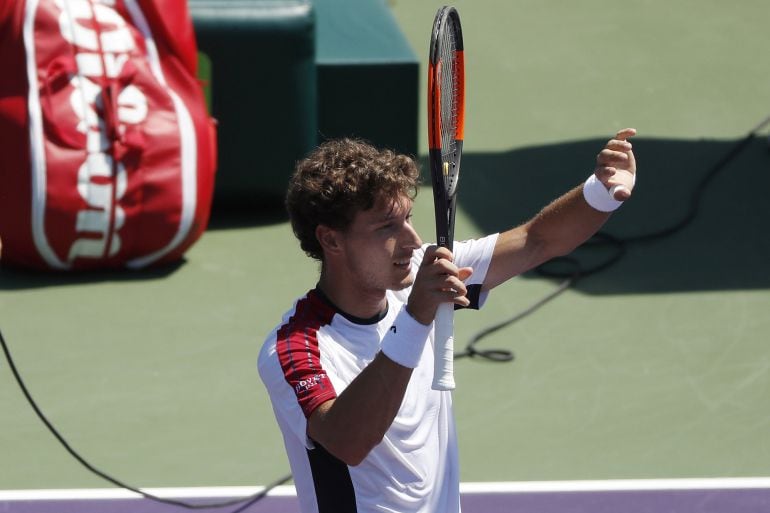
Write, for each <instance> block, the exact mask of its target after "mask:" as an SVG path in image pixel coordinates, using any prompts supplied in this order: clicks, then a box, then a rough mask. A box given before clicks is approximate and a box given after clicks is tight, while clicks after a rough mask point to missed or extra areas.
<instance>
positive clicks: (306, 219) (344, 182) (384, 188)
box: [286, 138, 420, 261]
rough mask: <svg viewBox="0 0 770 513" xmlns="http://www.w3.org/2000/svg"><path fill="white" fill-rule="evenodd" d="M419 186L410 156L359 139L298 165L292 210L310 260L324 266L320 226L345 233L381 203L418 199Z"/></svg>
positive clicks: (330, 145)
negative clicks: (355, 220)
mask: <svg viewBox="0 0 770 513" xmlns="http://www.w3.org/2000/svg"><path fill="white" fill-rule="evenodd" d="M419 180H420V172H419V169H418V168H417V164H416V163H415V161H414V160H413V159H412V158H410V157H408V156H406V155H401V154H398V153H396V152H394V151H392V150H387V149H384V150H381V149H378V148H375V147H374V146H372V145H371V144H369V143H367V142H365V141H362V140H359V139H347V138H346V139H335V140H330V141H327V142H325V143H323V144H321V145H320V146H318V147H317V148H316V149H315V150H314V151H313V152H311V153H310V154H309V155H308V156H307V157H306V158H305V159H304V160H301V161H300V162H298V163H297V167H296V169H295V171H294V174H293V176H292V178H291V180H290V182H289V190H288V192H287V194H286V209H287V210H288V212H289V217H290V219H291V226H292V229H293V230H294V235H296V236H297V239H299V242H300V246H301V247H302V249H303V250H304V251H305V253H307V254H308V256H310V257H312V258H315V259H317V260H320V261H323V250H322V249H321V245H320V244H319V242H318V239H317V238H316V235H315V231H316V228H317V227H318V226H319V225H325V226H328V227H329V228H333V229H335V230H345V229H347V228H348V227H349V226H350V223H352V222H353V218H354V217H355V215H356V213H357V212H359V211H364V210H369V209H370V208H372V207H373V206H374V204H375V202H376V201H377V199H379V198H380V197H385V198H394V199H395V198H397V197H399V196H402V195H403V196H407V197H409V198H411V199H414V197H415V196H416V195H417V190H418V186H419Z"/></svg>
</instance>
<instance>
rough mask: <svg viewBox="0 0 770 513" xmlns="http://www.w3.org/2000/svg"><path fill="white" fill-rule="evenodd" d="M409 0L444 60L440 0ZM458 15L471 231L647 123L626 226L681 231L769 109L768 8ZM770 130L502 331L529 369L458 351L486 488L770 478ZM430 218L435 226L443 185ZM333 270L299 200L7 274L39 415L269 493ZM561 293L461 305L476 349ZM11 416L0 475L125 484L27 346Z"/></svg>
mask: <svg viewBox="0 0 770 513" xmlns="http://www.w3.org/2000/svg"><path fill="white" fill-rule="evenodd" d="M390 5H391V8H392V11H393V13H394V15H395V17H396V19H397V20H398V22H399V24H400V25H401V27H402V29H403V31H404V33H405V34H406V37H407V39H408V40H409V42H410V44H411V45H412V47H413V49H414V50H415V52H416V53H417V55H419V56H420V58H421V59H422V58H423V56H427V46H428V41H429V30H430V26H431V22H432V19H433V15H434V13H435V11H436V9H437V8H438V7H439V4H437V3H433V2H425V1H418V2H407V1H406V0H395V1H391V2H390ZM455 5H456V6H457V8H458V10H459V11H460V14H461V16H462V19H463V29H464V36H465V45H466V62H467V73H468V77H467V92H468V111H467V116H466V117H467V128H466V138H465V151H466V154H465V157H464V161H463V162H464V163H463V169H464V174H463V178H462V185H461V189H460V203H461V208H462V211H461V213H460V217H459V220H458V225H457V228H456V233H457V235H458V236H459V237H461V238H466V237H472V236H476V235H480V234H483V233H487V232H490V231H496V230H501V229H505V228H506V227H508V226H512V225H514V224H517V223H519V222H522V221H524V220H525V219H527V218H528V217H529V216H531V215H533V214H534V213H535V212H536V211H537V209H538V208H539V207H540V206H542V205H543V204H545V203H546V202H547V201H549V199H551V198H553V197H555V196H556V195H557V194H559V193H560V192H562V191H564V190H566V189H567V188H568V187H571V186H573V185H576V184H578V183H580V182H581V181H582V180H583V179H585V177H586V176H587V174H588V173H589V172H590V170H591V168H592V163H593V159H594V158H595V155H596V153H597V152H598V151H599V150H600V149H601V147H602V145H603V143H604V141H605V140H606V139H607V138H608V137H609V136H610V135H611V134H612V133H614V131H615V130H616V129H619V128H623V127H625V126H634V127H635V128H637V129H638V132H639V136H638V138H637V139H636V140H635V141H634V143H635V151H636V155H637V160H638V162H639V179H638V185H637V188H636V190H635V195H634V198H633V200H632V201H630V202H629V204H627V205H625V206H624V207H623V208H622V209H621V210H620V211H618V213H617V214H616V215H615V216H614V217H613V219H612V220H611V221H610V223H609V224H608V225H607V227H606V231H607V232H608V233H611V234H613V235H614V236H617V237H633V236H637V235H640V234H646V233H651V232H654V231H657V230H659V229H661V228H665V227H667V226H671V225H673V224H676V222H677V221H678V220H680V219H682V218H683V216H685V215H686V213H687V212H688V207H689V206H690V204H691V198H693V197H694V193H695V192H696V190H697V187H698V184H699V183H701V180H702V179H703V178H704V177H705V176H707V175H708V173H709V172H710V170H711V169H712V168H713V166H714V165H716V164H717V163H718V162H719V161H720V159H721V158H722V157H723V156H724V155H726V154H727V153H728V152H729V151H730V149H731V148H734V147H735V145H736V144H737V143H739V142H740V141H742V140H743V139H744V137H745V136H746V135H747V133H749V131H750V130H751V129H752V128H754V127H755V126H756V125H757V124H758V123H759V122H760V121H762V120H763V119H765V117H766V116H767V115H768V114H770V59H769V58H768V57H767V55H768V51H769V49H770V32H768V30H767V19H768V10H767V4H766V2H765V1H764V0H761V1H741V2H733V3H728V2H717V1H715V0H710V1H694V0H688V1H679V2H668V1H663V0H639V1H635V2H609V1H600V0H587V1H582V2H566V1H535V0H531V1H518V0H516V1H499V0H475V1H470V0H466V1H458V2H457V3H456V4H455ZM422 85H424V84H421V87H422ZM421 92H422V91H421ZM373 100H374V99H373ZM423 106H424V105H423V104H422V103H421V107H420V108H421V109H423ZM420 115H421V119H422V121H421V125H420V127H421V128H420V130H423V129H424V118H425V116H424V114H423V113H422V112H421V113H420ZM767 133H768V130H767V129H762V130H760V131H759V132H758V133H757V134H755V136H754V137H752V138H751V139H750V140H748V142H747V145H746V146H745V147H744V148H743V149H742V151H741V152H740V153H738V154H737V155H736V156H735V158H732V159H731V160H730V161H729V162H728V163H727V164H726V166H724V167H723V168H722V169H721V170H720V171H719V172H718V173H717V174H716V175H714V178H713V180H710V181H709V182H708V184H707V187H706V188H705V189H704V190H703V191H701V192H702V193H701V194H699V195H698V196H697V197H698V198H699V203H698V205H699V209H698V210H697V214H696V216H695V218H694V219H693V220H692V222H691V223H689V224H688V225H686V226H685V227H684V228H683V229H682V230H681V231H678V232H676V233H675V234H673V235H671V236H669V237H666V238H663V239H655V240H649V241H646V242H643V243H631V244H628V246H627V247H626V253H625V255H624V256H623V257H622V259H621V260H620V261H619V262H618V263H616V264H615V265H614V266H612V267H610V268H609V269H608V270H606V271H603V272H601V273H598V274H594V275H590V276H586V277H584V278H582V279H580V280H579V281H577V283H576V284H575V285H574V286H573V287H571V288H569V289H568V290H567V291H566V292H565V293H563V294H561V295H560V296H558V297H557V298H555V299H554V300H552V301H550V302H549V303H548V304H546V305H545V306H544V307H543V308H541V309H539V310H538V311H536V312H535V313H534V314H533V315H531V316H529V317H527V318H525V319H523V320H521V321H520V322H518V323H516V324H514V325H512V326H510V327H508V328H505V329H503V330H500V331H498V332H496V333H495V334H493V335H492V336H490V337H489V338H488V339H485V340H484V341H482V342H481V343H480V344H479V348H504V349H508V350H511V351H513V352H514V353H515V356H516V359H515V360H514V361H513V362H511V363H491V362H484V361H478V360H470V359H462V360H458V361H457V363H456V372H457V382H458V387H457V390H456V392H455V404H456V417H457V422H458V432H459V441H460V447H461V462H462V463H461V464H462V480H463V481H465V482H477V481H530V480H535V481H547V480H584V479H586V480H588V479H590V480H594V479H644V478H682V477H762V476H770V414H769V413H768V412H770V351H769V350H768V341H769V340H770V315H769V312H770V267H769V264H770V234H769V233H768V230H767V224H768V221H770V202H768V201H767V198H766V194H767V192H766V191H768V190H770V152H769V151H768V145H767ZM420 145H421V154H422V156H423V158H424V154H425V148H426V141H425V140H424V138H423V139H422V140H421V141H420ZM415 214H416V215H415V219H416V220H415V223H416V225H417V227H418V228H419V230H420V232H421V233H422V235H423V237H424V238H425V239H429V238H430V237H431V233H432V230H433V219H432V216H433V209H432V196H431V194H430V191H429V190H427V189H424V190H423V191H421V194H420V195H419V196H418V200H417V203H416V209H415ZM603 251H604V253H601V252H600V253H598V254H591V255H587V256H586V258H588V259H589V260H590V259H602V258H605V257H606V256H607V254H610V253H607V252H611V249H608V248H604V250H603ZM317 272H318V269H317V266H316V265H315V264H314V263H313V262H312V261H310V260H309V259H307V258H306V257H305V256H304V255H303V254H302V252H301V251H300V250H299V248H298V246H297V244H296V243H295V241H294V239H293V236H292V235H291V231H290V228H289V227H288V225H287V222H286V220H285V217H284V214H283V213H282V212H281V211H280V210H278V211H263V212H245V213H242V214H241V215H239V216H234V215H233V214H229V215H227V216H225V215H221V214H220V215H215V216H214V220H213V222H212V224H211V227H210V229H209V230H208V231H207V232H206V234H205V235H204V236H203V238H202V239H201V240H200V241H199V243H198V244H197V245H195V246H194V247H193V248H192V249H191V250H190V251H189V253H188V254H187V256H186V258H185V260H184V261H183V262H182V263H180V264H179V265H178V266H175V267H173V268H167V269H161V270H154V271H142V272H124V273H119V272H110V273H96V274H87V275H74V276H69V275H45V274H42V275H41V274H30V273H23V272H19V271H13V270H10V269H7V268H2V269H0V329H2V333H3V335H4V336H5V338H6V340H7V342H8V344H9V346H10V349H11V351H12V353H13V356H14V357H15V359H16V364H17V365H18V367H19V369H20V371H21V372H22V374H23V376H24V378H25V380H26V381H27V385H28V387H29V389H30V391H31V393H32V394H33V395H34V396H35V398H36V399H37V400H38V402H39V404H40V407H41V408H42V409H43V411H44V412H46V414H47V415H48V417H49V418H50V420H51V421H52V422H53V423H54V424H55V425H56V426H57V428H59V429H60V431H61V432H62V434H63V435H64V436H65V437H66V438H67V439H68V441H69V442H70V444H71V445H72V446H73V447H74V448H76V449H77V450H78V451H80V452H81V453H82V454H83V455H84V456H85V457H86V458H87V459H88V460H89V461H90V462H91V463H93V464H94V465H95V466H97V467H99V468H101V469H103V470H105V471H106V472H108V473H111V474H113V475H115V476H116V477H118V478H120V479H123V480H125V481H127V482H129V483H131V484H133V485H136V486H152V487H177V486H184V487H186V486H246V485H248V486H251V485H263V484H267V483H269V482H272V481H274V480H275V479H276V478H278V477H280V476H282V475H285V474H287V473H288V463H287V460H286V457H285V455H284V452H283V447H282V442H281V439H280V434H279V431H278V429H277V427H276V426H275V425H274V421H273V416H272V411H271V409H270V405H269V402H268V400H267V397H266V394H265V393H264V391H263V389H262V386H261V383H260V381H259V378H258V376H257V373H256V368H255V360H256V356H257V351H258V348H259V346H260V344H261V340H262V338H263V336H264V335H265V334H266V333H267V332H268V331H269V330H270V329H271V328H273V326H274V325H275V324H276V323H278V322H279V320H280V317H281V314H282V313H283V312H284V311H285V310H287V309H288V308H289V307H290V305H291V301H292V300H293V299H294V298H295V297H296V296H298V295H300V294H303V293H304V292H305V291H306V290H307V289H309V288H311V287H312V286H313V285H314V283H315V279H316V277H317ZM557 285H558V280H555V279H547V278H543V277H540V276H538V275H536V274H534V273H533V274H531V275H529V274H528V275H526V276H522V277H519V278H517V279H515V280H513V281H512V282H510V283H508V284H505V285H504V286H502V287H500V288H499V289H498V290H496V291H494V293H493V295H491V296H490V299H489V301H488V303H487V305H486V306H485V308H484V310H482V311H481V312H478V313H473V312H463V313H460V314H458V315H457V319H456V330H457V336H456V340H457V344H458V345H462V344H463V343H464V341H466V340H468V338H469V337H471V336H472V334H473V333H475V332H476V331H478V330H480V329H483V328H484V327H486V326H488V325H490V324H493V323H495V322H498V321H501V320H503V319H505V318H507V317H509V316H511V315H513V314H514V313H515V312H517V311H520V310H522V309H524V308H526V307H528V306H529V305H530V304H532V303H533V302H534V301H536V300H538V299H539V298H541V297H543V296H544V295H546V294H548V293H549V292H551V291H553V290H554V289H555V287H556V286H557ZM0 411H1V412H2V413H1V414H0V489H4V490H12V489H39V488H45V489H48V488H97V487H106V486H109V485H108V484H107V483H105V482H103V481H102V480H100V479H98V478H96V477H94V476H92V475H91V474H90V473H89V472H88V471H86V470H85V469H84V468H83V467H81V466H80V465H79V464H78V463H77V462H76V461H75V460H74V459H73V458H72V457H70V456H69V455H68V454H67V453H66V452H65V451H64V449H62V447H61V446H60V445H59V443H58V442H57V441H56V440H55V439H54V438H53V437H52V436H51V435H50V434H49V433H48V432H47V431H46V430H45V427H44V426H43V425H42V424H41V423H40V422H39V421H38V420H37V418H36V417H35V416H34V413H33V411H32V409H31V408H30V407H29V406H28V405H27V403H26V402H25V400H24V398H23V396H22V395H21V393H20V391H19V390H18V387H17V386H16V384H15V383H14V381H13V377H12V375H11V372H10V371H9V369H8V366H7V364H6V363H5V362H4V361H0Z"/></svg>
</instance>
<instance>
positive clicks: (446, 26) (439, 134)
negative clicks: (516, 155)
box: [428, 6, 465, 249]
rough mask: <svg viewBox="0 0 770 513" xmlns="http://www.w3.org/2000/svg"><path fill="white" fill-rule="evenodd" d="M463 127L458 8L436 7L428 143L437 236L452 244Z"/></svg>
mask: <svg viewBox="0 0 770 513" xmlns="http://www.w3.org/2000/svg"><path fill="white" fill-rule="evenodd" d="M464 131H465V59H464V46H463V36H462V27H461V25H460V16H459V14H458V12H457V10H456V9H455V8H454V7H451V6H444V7H442V8H440V9H439V10H438V12H437V13H436V17H435V19H434V21H433V30H432V31H431V41H430V50H429V56H428V146H429V160H430V170H431V179H432V183H433V194H434V206H435V209H436V238H437V243H438V245H439V246H444V247H448V248H449V249H452V240H453V238H454V213H455V199H456V195H457V184H458V180H459V177H460V160H461V157H462V146H463V137H464Z"/></svg>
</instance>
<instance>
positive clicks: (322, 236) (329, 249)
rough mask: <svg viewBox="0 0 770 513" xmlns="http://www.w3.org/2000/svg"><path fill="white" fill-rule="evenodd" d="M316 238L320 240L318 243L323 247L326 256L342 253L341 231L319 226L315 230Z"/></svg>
mask: <svg viewBox="0 0 770 513" xmlns="http://www.w3.org/2000/svg"><path fill="white" fill-rule="evenodd" d="M315 237H316V239H318V243H319V244H320V245H321V249H323V251H324V254H325V255H334V254H339V253H340V252H341V251H342V244H341V240H340V232H339V231H337V230H335V229H333V228H329V227H328V226H326V225H323V224H319V225H318V226H316V229H315Z"/></svg>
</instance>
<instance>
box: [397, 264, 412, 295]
mask: <svg viewBox="0 0 770 513" xmlns="http://www.w3.org/2000/svg"><path fill="white" fill-rule="evenodd" d="M393 282H394V287H393V290H403V289H405V288H407V287H411V286H412V285H413V284H414V276H413V275H412V273H411V268H410V267H406V268H405V269H404V268H403V267H399V268H398V269H397V271H396V275H395V276H394V279H393Z"/></svg>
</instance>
